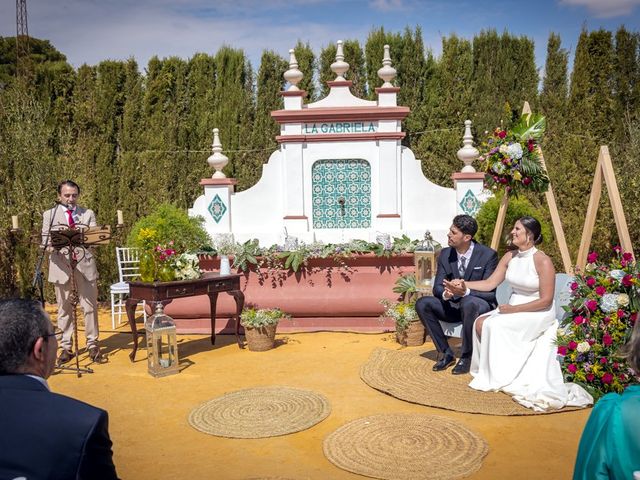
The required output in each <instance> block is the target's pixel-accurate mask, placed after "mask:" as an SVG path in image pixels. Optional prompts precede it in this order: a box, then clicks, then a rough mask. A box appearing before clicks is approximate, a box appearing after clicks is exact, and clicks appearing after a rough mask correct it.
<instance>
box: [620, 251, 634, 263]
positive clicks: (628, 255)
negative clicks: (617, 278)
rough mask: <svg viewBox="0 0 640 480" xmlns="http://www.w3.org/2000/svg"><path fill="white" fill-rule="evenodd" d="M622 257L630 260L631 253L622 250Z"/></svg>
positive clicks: (631, 258) (631, 257)
mask: <svg viewBox="0 0 640 480" xmlns="http://www.w3.org/2000/svg"><path fill="white" fill-rule="evenodd" d="M622 259H623V260H626V261H627V262H631V261H632V260H633V254H632V253H631V252H624V253H623V254H622Z"/></svg>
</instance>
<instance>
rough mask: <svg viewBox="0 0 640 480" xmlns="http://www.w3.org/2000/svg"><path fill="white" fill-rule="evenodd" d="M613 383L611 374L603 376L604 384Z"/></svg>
mask: <svg viewBox="0 0 640 480" xmlns="http://www.w3.org/2000/svg"><path fill="white" fill-rule="evenodd" d="M612 381H613V375H611V374H610V373H609V372H607V373H605V374H604V375H602V383H606V384H607V385H609V384H610V383H611V382H612Z"/></svg>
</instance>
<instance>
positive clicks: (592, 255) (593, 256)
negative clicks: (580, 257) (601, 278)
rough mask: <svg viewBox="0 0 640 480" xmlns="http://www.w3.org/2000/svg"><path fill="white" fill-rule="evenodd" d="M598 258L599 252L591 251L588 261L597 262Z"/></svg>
mask: <svg viewBox="0 0 640 480" xmlns="http://www.w3.org/2000/svg"><path fill="white" fill-rule="evenodd" d="M597 260H598V252H591V253H590V254H589V255H588V256H587V263H596V261H597Z"/></svg>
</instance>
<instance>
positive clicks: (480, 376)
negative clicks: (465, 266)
mask: <svg viewBox="0 0 640 480" xmlns="http://www.w3.org/2000/svg"><path fill="white" fill-rule="evenodd" d="M541 230H542V229H541V226H540V222H538V220H536V219H535V218H533V217H522V218H520V219H518V220H517V221H516V223H515V225H514V226H513V230H511V234H510V241H511V244H512V246H513V247H515V249H514V250H512V251H509V252H507V253H506V254H505V255H504V256H503V257H502V259H501V260H500V263H499V264H498V267H497V268H496V269H495V271H494V272H493V274H492V275H491V276H490V277H489V278H488V279H486V280H481V281H477V282H466V283H465V284H464V285H463V286H464V287H466V288H472V289H475V290H480V291H488V290H492V289H494V288H496V287H497V286H498V285H499V284H500V283H502V281H503V280H504V279H505V278H506V279H507V280H508V281H509V284H510V285H511V288H512V289H513V292H512V294H511V297H510V298H509V303H508V304H504V305H499V306H498V308H497V309H495V310H493V311H491V312H489V313H487V314H484V315H482V316H480V317H478V318H477V319H476V321H475V324H474V332H473V356H472V358H471V372H470V373H471V375H472V376H473V377H474V379H473V380H472V381H471V383H470V384H469V386H470V387H471V388H474V389H476V390H482V391H503V392H506V393H509V394H511V395H512V396H513V398H514V400H516V401H517V402H519V403H520V404H522V405H524V406H525V407H529V408H532V409H534V410H536V411H546V410H554V409H559V408H563V407H565V406H567V405H571V406H586V405H590V404H591V403H593V398H591V395H589V394H588V393H587V392H586V391H585V390H584V389H583V388H581V387H579V386H578V385H575V384H565V383H564V380H563V377H562V371H561V369H560V362H559V361H558V359H557V356H556V346H555V344H554V341H555V338H556V331H557V329H558V321H557V320H556V317H555V305H554V302H553V295H554V290H555V269H554V267H553V263H552V262H551V259H550V258H549V257H547V255H545V254H544V253H543V252H541V251H539V250H538V249H537V248H536V247H535V246H536V245H538V244H540V243H542V233H541Z"/></svg>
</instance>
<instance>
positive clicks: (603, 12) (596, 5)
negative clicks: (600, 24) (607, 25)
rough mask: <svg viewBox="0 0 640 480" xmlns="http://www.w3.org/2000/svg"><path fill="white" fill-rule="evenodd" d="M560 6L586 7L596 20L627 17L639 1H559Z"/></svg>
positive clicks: (639, 3)
mask: <svg viewBox="0 0 640 480" xmlns="http://www.w3.org/2000/svg"><path fill="white" fill-rule="evenodd" d="M560 4H561V5H571V6H580V7H586V8H587V10H588V11H589V13H590V14H592V15H593V16H595V17H597V18H613V17H621V16H624V15H629V14H630V13H631V12H633V9H634V8H635V7H637V6H638V5H640V0H560Z"/></svg>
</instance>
